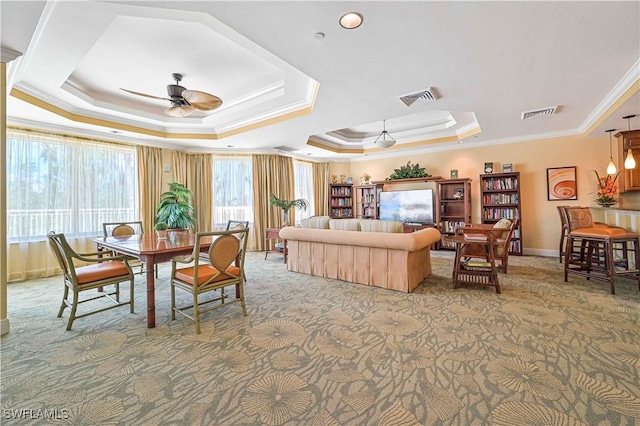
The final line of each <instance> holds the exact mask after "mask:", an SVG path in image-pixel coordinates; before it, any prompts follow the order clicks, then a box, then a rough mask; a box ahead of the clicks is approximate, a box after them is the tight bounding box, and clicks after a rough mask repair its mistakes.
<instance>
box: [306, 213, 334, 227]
mask: <svg viewBox="0 0 640 426" xmlns="http://www.w3.org/2000/svg"><path fill="white" fill-rule="evenodd" d="M329 220H330V218H329V216H311V217H309V218H306V219H302V220H301V221H300V225H301V226H302V227H303V228H311V229H329Z"/></svg>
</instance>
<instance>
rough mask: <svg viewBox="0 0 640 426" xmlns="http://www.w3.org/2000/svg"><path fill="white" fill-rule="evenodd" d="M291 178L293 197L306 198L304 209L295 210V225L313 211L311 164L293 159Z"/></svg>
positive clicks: (311, 214)
mask: <svg viewBox="0 0 640 426" xmlns="http://www.w3.org/2000/svg"><path fill="white" fill-rule="evenodd" d="M293 178H294V189H295V194H296V195H295V198H296V199H298V198H303V199H305V200H307V203H308V207H307V209H306V210H296V225H299V224H300V221H301V220H302V219H305V218H307V217H311V216H313V215H314V212H315V203H314V199H315V197H314V191H313V164H312V163H310V162H308V161H299V160H295V159H294V160H293Z"/></svg>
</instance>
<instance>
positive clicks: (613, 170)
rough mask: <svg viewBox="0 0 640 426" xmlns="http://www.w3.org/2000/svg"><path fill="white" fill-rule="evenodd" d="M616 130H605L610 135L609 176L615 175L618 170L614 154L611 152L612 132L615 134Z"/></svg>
mask: <svg viewBox="0 0 640 426" xmlns="http://www.w3.org/2000/svg"><path fill="white" fill-rule="evenodd" d="M615 131H616V129H609V130H605V132H607V133H609V165H608V166H607V174H608V175H615V174H616V171H617V170H618V169H616V165H615V163H614V162H613V152H612V150H611V132H615Z"/></svg>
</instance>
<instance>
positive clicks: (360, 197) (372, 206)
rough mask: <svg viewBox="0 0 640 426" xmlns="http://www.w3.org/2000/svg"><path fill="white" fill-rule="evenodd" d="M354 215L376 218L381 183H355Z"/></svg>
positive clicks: (378, 209) (361, 217)
mask: <svg viewBox="0 0 640 426" xmlns="http://www.w3.org/2000/svg"><path fill="white" fill-rule="evenodd" d="M353 188H354V190H355V192H356V217H357V218H358V219H378V214H379V212H380V197H379V196H378V194H379V193H380V192H381V191H382V185H356V186H354V187H353Z"/></svg>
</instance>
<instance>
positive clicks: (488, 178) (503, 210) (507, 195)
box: [480, 172, 522, 255]
mask: <svg viewBox="0 0 640 426" xmlns="http://www.w3.org/2000/svg"><path fill="white" fill-rule="evenodd" d="M520 200H521V198H520V172H512V173H489V174H484V175H480V201H481V202H482V207H481V210H480V216H481V219H482V223H491V224H493V223H496V222H497V221H499V220H500V219H503V218H504V219H510V220H513V219H515V218H518V219H520V220H519V221H518V227H517V228H516V229H515V230H514V233H513V236H512V237H511V244H510V246H509V254H514V255H522V229H521V228H522V215H521V205H520Z"/></svg>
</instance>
